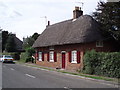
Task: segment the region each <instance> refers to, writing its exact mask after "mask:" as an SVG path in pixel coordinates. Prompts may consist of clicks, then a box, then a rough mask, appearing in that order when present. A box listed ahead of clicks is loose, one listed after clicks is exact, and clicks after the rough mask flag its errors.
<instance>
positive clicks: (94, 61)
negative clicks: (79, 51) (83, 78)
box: [83, 50, 120, 78]
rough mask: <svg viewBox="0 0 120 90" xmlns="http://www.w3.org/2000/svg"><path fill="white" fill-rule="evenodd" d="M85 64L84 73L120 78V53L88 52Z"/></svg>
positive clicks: (85, 56)
mask: <svg viewBox="0 0 120 90" xmlns="http://www.w3.org/2000/svg"><path fill="white" fill-rule="evenodd" d="M83 63H84V68H83V73H86V74H94V75H100V76H107V77H115V78H120V52H111V53H105V52H96V51H95V50H91V51H87V52H86V53H85V55H84V60H83Z"/></svg>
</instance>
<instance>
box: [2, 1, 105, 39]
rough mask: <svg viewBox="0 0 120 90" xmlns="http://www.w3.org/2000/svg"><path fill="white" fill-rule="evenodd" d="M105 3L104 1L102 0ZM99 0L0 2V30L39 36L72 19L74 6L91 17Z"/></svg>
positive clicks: (21, 35)
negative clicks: (50, 26) (51, 27)
mask: <svg viewBox="0 0 120 90" xmlns="http://www.w3.org/2000/svg"><path fill="white" fill-rule="evenodd" d="M102 1H105V0H102ZM98 2H99V0H0V28H1V29H3V30H6V31H9V32H12V33H14V34H16V36H17V37H18V38H19V39H21V40H23V37H24V38H26V37H27V36H31V35H33V34H34V33H35V32H37V33H39V34H41V33H42V32H43V31H44V30H45V28H46V25H47V21H50V25H52V24H55V23H58V22H61V21H65V20H68V19H72V18H73V10H74V8H75V6H79V7H81V8H82V10H83V14H84V15H85V14H88V15H91V14H92V12H94V11H95V8H97V5H98ZM82 3H83V4H82Z"/></svg>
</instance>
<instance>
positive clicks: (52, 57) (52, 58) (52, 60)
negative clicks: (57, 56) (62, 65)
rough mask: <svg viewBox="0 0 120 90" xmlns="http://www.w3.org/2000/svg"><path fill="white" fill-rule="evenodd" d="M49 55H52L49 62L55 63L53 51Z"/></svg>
mask: <svg viewBox="0 0 120 90" xmlns="http://www.w3.org/2000/svg"><path fill="white" fill-rule="evenodd" d="M49 54H50V56H49V59H50V60H49V61H50V62H54V52H53V51H50V53H49Z"/></svg>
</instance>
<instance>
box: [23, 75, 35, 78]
mask: <svg viewBox="0 0 120 90" xmlns="http://www.w3.org/2000/svg"><path fill="white" fill-rule="evenodd" d="M25 75H26V76H28V77H31V78H36V77H35V76H32V75H30V74H25Z"/></svg>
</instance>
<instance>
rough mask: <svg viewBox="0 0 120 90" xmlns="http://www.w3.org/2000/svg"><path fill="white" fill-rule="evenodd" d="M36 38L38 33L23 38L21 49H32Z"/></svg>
mask: <svg viewBox="0 0 120 90" xmlns="http://www.w3.org/2000/svg"><path fill="white" fill-rule="evenodd" d="M38 36H39V34H38V33H34V34H33V35H32V36H30V37H27V38H23V48H24V49H27V48H29V47H32V45H33V43H34V42H35V40H36V39H37V37H38Z"/></svg>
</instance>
